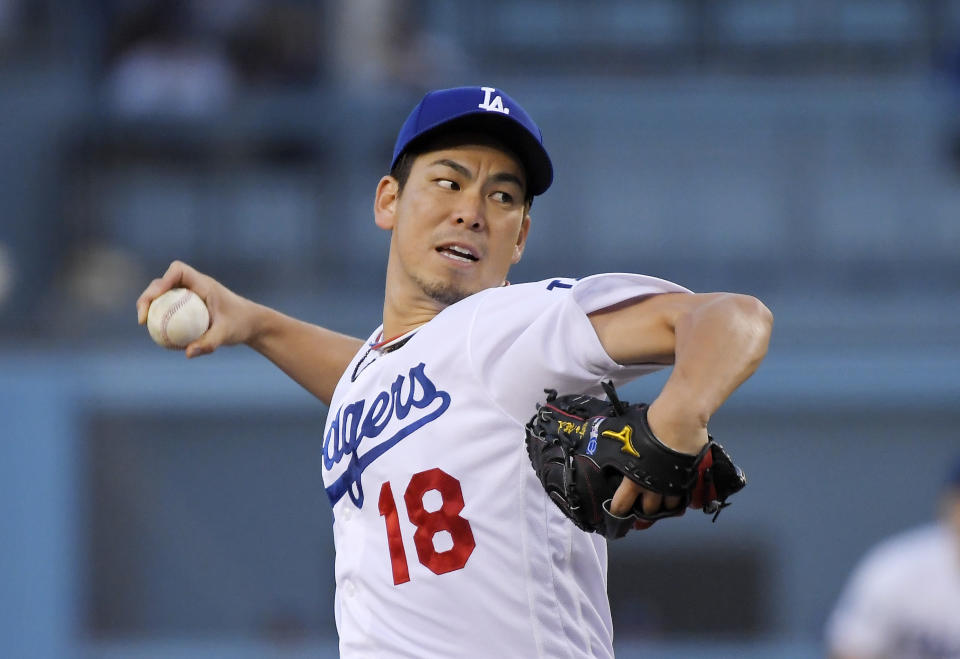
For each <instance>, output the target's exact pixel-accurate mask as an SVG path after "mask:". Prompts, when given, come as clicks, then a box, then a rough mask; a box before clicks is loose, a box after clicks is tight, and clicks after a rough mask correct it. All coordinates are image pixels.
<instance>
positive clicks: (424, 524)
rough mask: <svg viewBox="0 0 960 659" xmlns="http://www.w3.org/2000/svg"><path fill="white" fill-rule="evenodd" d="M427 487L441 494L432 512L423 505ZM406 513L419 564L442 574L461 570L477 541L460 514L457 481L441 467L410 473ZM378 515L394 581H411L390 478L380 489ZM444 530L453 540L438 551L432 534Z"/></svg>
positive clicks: (461, 499)
mask: <svg viewBox="0 0 960 659" xmlns="http://www.w3.org/2000/svg"><path fill="white" fill-rule="evenodd" d="M430 490H436V491H437V492H439V493H440V497H441V499H442V501H443V504H442V505H441V506H440V508H438V509H437V510H434V511H428V510H426V509H425V508H424V507H423V496H424V495H425V494H426V493H427V492H429V491H430ZM403 501H404V503H405V504H406V508H407V516H408V517H409V518H410V523H411V524H413V525H414V526H416V527H417V530H416V532H415V533H414V534H413V544H414V546H415V547H416V548H417V558H418V559H420V563H421V564H422V565H424V566H426V567H427V568H429V569H430V571H431V572H433V573H434V574H445V573H447V572H452V571H454V570H459V569H461V568H462V567H463V566H464V565H466V564H467V560H468V559H469V558H470V554H472V553H473V548H474V547H476V542H475V541H474V539H473V531H472V530H471V529H470V522H468V521H467V520H466V518H464V517H461V516H460V511H461V510H463V490H462V489H461V488H460V481H458V480H457V479H456V478H454V477H453V476H451V475H450V474H448V473H447V472H445V471H442V470H440V469H436V468H435V469H428V470H427V471H421V472H419V473H416V474H414V475H413V477H412V478H411V479H410V484H409V485H407V489H406V491H405V492H404V493H403ZM380 515H381V516H382V517H385V518H386V520H385V521H386V524H387V546H388V547H389V549H390V565H391V567H392V568H393V583H394V585H397V586H399V585H400V584H402V583H406V582H408V581H410V571H409V569H408V567H407V554H406V552H405V551H404V549H403V538H402V537H401V535H400V517H399V515H398V514H397V504H396V503H395V501H394V498H393V490H392V489H391V488H390V481H387V482H385V483H384V484H383V486H381V488H380ZM440 531H447V532H448V533H449V534H450V537H451V538H452V539H453V546H452V547H451V548H450V549H447V550H446V551H437V549H436V547H435V546H434V544H433V539H434V536H435V535H436V534H437V533H439V532H440Z"/></svg>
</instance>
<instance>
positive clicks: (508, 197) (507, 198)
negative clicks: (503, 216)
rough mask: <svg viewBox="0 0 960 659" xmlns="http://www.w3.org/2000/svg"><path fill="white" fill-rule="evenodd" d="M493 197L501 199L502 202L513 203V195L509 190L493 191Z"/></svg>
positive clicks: (497, 199)
mask: <svg viewBox="0 0 960 659" xmlns="http://www.w3.org/2000/svg"><path fill="white" fill-rule="evenodd" d="M493 198H494V200H496V201H499V202H500V203H501V204H510V203H513V195H512V194H510V193H509V192H503V191H502V190H501V191H498V192H494V193H493Z"/></svg>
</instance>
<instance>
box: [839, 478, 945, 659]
mask: <svg viewBox="0 0 960 659" xmlns="http://www.w3.org/2000/svg"><path fill="white" fill-rule="evenodd" d="M826 637H827V646H828V648H829V651H830V657H831V658H832V659H879V658H881V657H883V658H889V659H893V658H896V659H947V658H952V657H960V460H957V462H956V463H955V464H954V465H953V469H952V471H950V473H949V475H948V477H947V481H946V483H945V484H944V487H943V492H942V494H941V498H940V515H939V519H938V520H937V522H935V523H932V524H928V525H925V526H922V527H919V528H916V529H913V530H910V531H907V532H905V533H901V534H898V535H896V536H894V537H892V538H889V539H887V540H885V541H883V542H881V543H880V544H879V545H878V546H876V547H874V548H873V549H872V550H870V552H868V553H867V555H866V556H865V557H864V558H863V560H862V561H861V562H860V564H859V565H858V566H857V567H856V569H855V570H854V572H853V574H852V576H851V577H850V580H849V582H848V583H847V585H846V587H845V589H844V592H843V594H842V595H841V597H840V599H839V601H838V602H837V605H836V608H835V610H834V611H833V613H832V615H831V617H830V619H829V620H828V622H827V630H826Z"/></svg>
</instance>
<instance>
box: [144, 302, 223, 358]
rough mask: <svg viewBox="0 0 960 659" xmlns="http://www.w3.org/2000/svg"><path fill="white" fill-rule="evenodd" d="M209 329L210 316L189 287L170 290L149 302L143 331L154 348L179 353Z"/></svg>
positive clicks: (205, 306)
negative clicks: (157, 346)
mask: <svg viewBox="0 0 960 659" xmlns="http://www.w3.org/2000/svg"><path fill="white" fill-rule="evenodd" d="M209 326H210V313H209V312H208V311H207V305H205V304H204V303H203V300H201V299H200V296H199V295H197V294H196V293H194V292H193V291H191V290H190V289H189V288H174V289H171V290H169V291H167V292H166V293H164V294H163V295H161V296H160V297H158V298H157V299H156V300H154V301H153V302H151V303H150V310H149V311H148V312H147V330H148V331H149V332H150V338H152V339H153V340H154V341H155V342H156V343H157V345H160V346H163V347H164V348H170V349H171V350H182V349H184V348H186V347H187V346H188V345H190V343H192V342H193V341H195V340H197V339H198V338H200V337H201V336H202V335H203V333H204V332H206V331H207V327H209Z"/></svg>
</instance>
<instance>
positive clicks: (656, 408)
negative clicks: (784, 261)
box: [650, 295, 773, 450]
mask: <svg viewBox="0 0 960 659" xmlns="http://www.w3.org/2000/svg"><path fill="white" fill-rule="evenodd" d="M772 323H773V317H772V315H771V314H770V312H769V310H768V309H767V308H766V307H765V306H764V305H763V304H762V303H761V302H760V301H759V300H756V299H755V298H752V297H749V296H743V295H723V296H719V297H717V298H716V299H714V300H711V301H710V302H709V303H707V304H705V305H703V306H700V307H698V308H696V309H693V310H692V311H691V313H689V314H687V315H685V316H684V317H682V318H679V319H678V321H677V324H676V327H675V332H676V341H677V343H676V351H675V362H674V367H673V372H672V373H671V375H670V377H669V378H668V379H667V382H666V384H665V385H664V387H663V390H662V391H661V392H660V395H659V396H658V397H657V400H656V401H654V403H653V404H652V405H651V408H650V414H651V416H652V418H651V419H650V424H651V427H656V430H657V432H659V433H663V434H668V435H673V436H677V437H691V433H693V432H695V433H696V434H698V435H699V436H700V437H702V439H703V440H704V441H705V439H706V427H707V422H708V421H709V420H710V417H711V416H712V415H713V413H714V412H716V411H717V409H718V408H719V407H720V405H722V404H723V402H724V401H725V400H727V398H728V397H729V396H730V394H732V393H733V391H734V390H735V389H736V388H737V387H739V386H740V385H741V384H743V382H744V381H745V380H746V379H747V378H749V377H750V376H751V375H752V374H753V373H754V371H756V369H757V367H758V366H759V365H760V362H761V361H762V360H763V357H764V356H765V355H766V353H767V346H768V343H769V340H770V331H771V327H772ZM662 439H665V438H662ZM681 450H682V449H681Z"/></svg>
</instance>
